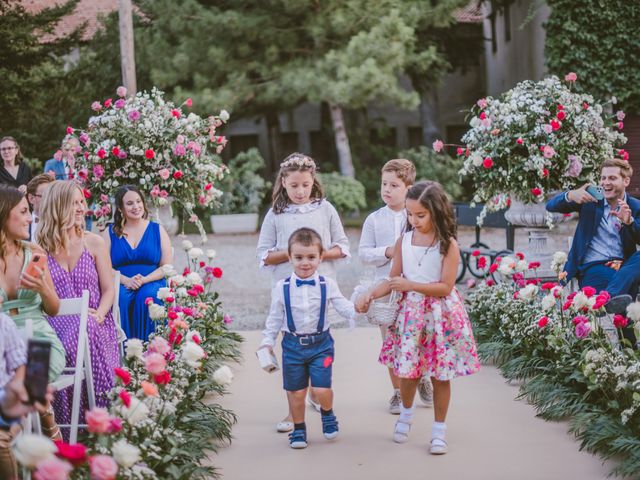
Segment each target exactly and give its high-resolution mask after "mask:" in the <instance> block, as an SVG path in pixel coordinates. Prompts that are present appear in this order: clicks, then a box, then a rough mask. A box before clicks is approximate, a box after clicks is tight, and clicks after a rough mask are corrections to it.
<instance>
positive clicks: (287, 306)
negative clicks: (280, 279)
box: [282, 277, 296, 333]
mask: <svg viewBox="0 0 640 480" xmlns="http://www.w3.org/2000/svg"><path fill="white" fill-rule="evenodd" d="M282 288H283V290H284V311H285V313H286V314H287V328H288V329H289V331H290V332H291V333H295V332H296V325H295V323H293V314H292V313H291V277H289V278H287V279H286V280H285V281H284V284H283V285H282Z"/></svg>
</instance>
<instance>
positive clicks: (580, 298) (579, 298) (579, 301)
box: [572, 292, 589, 310]
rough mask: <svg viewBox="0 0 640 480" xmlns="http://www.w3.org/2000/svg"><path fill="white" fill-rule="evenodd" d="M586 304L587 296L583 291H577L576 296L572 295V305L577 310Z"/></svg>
mask: <svg viewBox="0 0 640 480" xmlns="http://www.w3.org/2000/svg"><path fill="white" fill-rule="evenodd" d="M588 304H589V298H587V296H586V295H585V294H584V293H583V292H578V293H577V294H576V296H575V297H573V303H572V305H573V307H575V309H576V310H579V309H581V308H582V307H584V306H586V305H588Z"/></svg>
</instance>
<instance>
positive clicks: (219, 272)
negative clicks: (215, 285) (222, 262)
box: [211, 267, 222, 278]
mask: <svg viewBox="0 0 640 480" xmlns="http://www.w3.org/2000/svg"><path fill="white" fill-rule="evenodd" d="M211 273H212V274H213V276H214V277H216V278H220V277H222V269H221V268H218V267H215V268H214V269H213V271H212V272H211Z"/></svg>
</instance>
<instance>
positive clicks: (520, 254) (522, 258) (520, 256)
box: [516, 252, 524, 260]
mask: <svg viewBox="0 0 640 480" xmlns="http://www.w3.org/2000/svg"><path fill="white" fill-rule="evenodd" d="M516 258H517V259H518V260H524V253H521V252H516Z"/></svg>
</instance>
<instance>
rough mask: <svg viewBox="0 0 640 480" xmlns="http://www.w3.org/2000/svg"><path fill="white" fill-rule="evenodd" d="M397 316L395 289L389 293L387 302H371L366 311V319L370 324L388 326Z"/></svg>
mask: <svg viewBox="0 0 640 480" xmlns="http://www.w3.org/2000/svg"><path fill="white" fill-rule="evenodd" d="M397 316H398V298H397V295H396V292H395V291H392V292H391V295H389V301H388V302H371V305H369V311H368V312H367V320H369V323H370V324H371V325H378V326H384V327H388V326H389V325H391V324H392V323H393V322H395V321H396V317H397Z"/></svg>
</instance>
